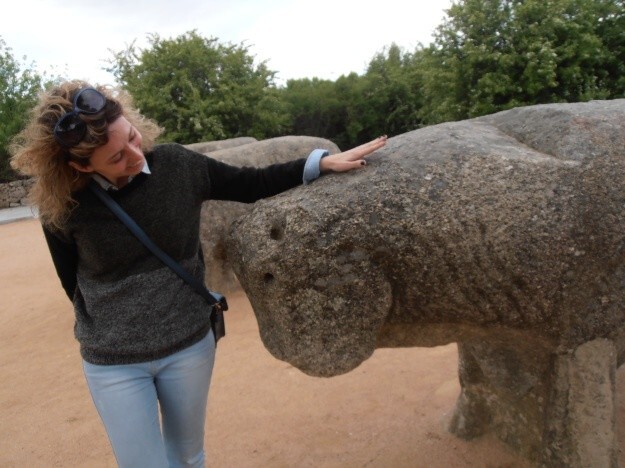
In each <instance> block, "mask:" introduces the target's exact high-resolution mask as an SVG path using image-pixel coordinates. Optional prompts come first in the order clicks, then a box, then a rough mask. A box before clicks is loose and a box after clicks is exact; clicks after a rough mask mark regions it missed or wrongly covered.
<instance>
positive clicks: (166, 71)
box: [109, 31, 286, 143]
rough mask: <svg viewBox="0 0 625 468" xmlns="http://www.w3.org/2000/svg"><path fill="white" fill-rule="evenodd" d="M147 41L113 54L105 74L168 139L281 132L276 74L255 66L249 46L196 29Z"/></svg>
mask: <svg viewBox="0 0 625 468" xmlns="http://www.w3.org/2000/svg"><path fill="white" fill-rule="evenodd" d="M149 42H150V46H149V47H148V48H145V49H142V50H139V49H137V48H136V47H135V46H134V45H131V46H129V47H128V48H127V49H126V50H124V51H121V52H117V53H116V54H115V56H114V59H113V60H112V62H111V67H110V68H109V71H111V72H112V73H113V74H114V76H115V77H116V79H117V80H118V82H119V83H120V84H121V85H122V86H123V87H124V88H125V89H126V90H128V91H129V92H130V94H131V95H132V96H133V97H134V99H135V104H136V105H137V107H139V109H140V110H141V112H142V113H143V114H144V115H146V116H148V117H150V118H152V119H154V120H156V121H157V122H158V123H159V124H160V125H162V126H163V127H164V129H165V133H164V135H163V138H164V139H165V140H167V141H176V142H179V143H192V142H198V141H210V140H221V139H226V138H233V137H239V136H253V137H256V138H259V139H260V138H266V137H268V136H274V135H277V134H280V133H281V132H283V131H284V127H285V124H286V114H285V113H284V110H283V108H282V105H281V103H280V102H279V101H278V99H277V95H276V89H275V87H274V86H273V77H274V72H271V71H269V70H268V69H267V67H266V66H265V64H264V63H261V64H258V65H255V64H254V57H253V56H251V55H250V54H249V53H248V50H247V48H246V47H243V46H237V45H224V44H221V43H219V42H218V40H217V39H216V38H210V39H207V38H204V37H201V36H200V35H199V34H197V33H196V32H193V31H192V32H189V33H186V34H184V35H182V36H179V37H177V38H175V39H162V38H160V37H159V36H158V35H152V36H150V38H149Z"/></svg>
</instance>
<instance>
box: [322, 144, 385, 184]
mask: <svg viewBox="0 0 625 468" xmlns="http://www.w3.org/2000/svg"><path fill="white" fill-rule="evenodd" d="M386 140H387V137H386V135H383V136H381V137H378V138H376V139H375V140H371V141H370V142H369V143H365V144H364V145H360V146H357V147H356V148H352V149H350V150H348V151H343V152H342V153H337V154H331V155H329V156H326V157H325V158H322V159H321V161H320V162H319V169H320V170H321V173H322V174H323V173H327V172H347V171H351V170H352V169H357V168H359V167H364V166H366V164H367V161H365V158H366V157H367V156H369V155H370V154H371V153H373V152H374V151H376V150H379V149H380V148H382V147H383V146H384V145H386Z"/></svg>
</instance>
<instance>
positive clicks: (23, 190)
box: [0, 179, 33, 208]
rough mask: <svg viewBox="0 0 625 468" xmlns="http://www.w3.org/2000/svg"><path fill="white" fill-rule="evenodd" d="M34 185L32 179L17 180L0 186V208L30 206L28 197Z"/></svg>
mask: <svg viewBox="0 0 625 468" xmlns="http://www.w3.org/2000/svg"><path fill="white" fill-rule="evenodd" d="M32 184H33V180H32V179H24V180H15V181H13V182H7V183H4V184H0V208H13V207H16V206H25V205H28V200H27V199H26V197H27V195H28V190H29V189H30V186H31V185H32Z"/></svg>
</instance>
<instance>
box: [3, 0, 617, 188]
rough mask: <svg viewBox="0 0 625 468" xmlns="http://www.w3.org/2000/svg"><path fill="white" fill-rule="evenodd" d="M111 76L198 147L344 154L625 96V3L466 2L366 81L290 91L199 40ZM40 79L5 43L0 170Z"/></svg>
mask: <svg viewBox="0 0 625 468" xmlns="http://www.w3.org/2000/svg"><path fill="white" fill-rule="evenodd" d="M109 71H111V72H113V74H114V76H115V77H116V79H117V81H118V83H119V84H120V85H121V86H122V87H124V88H125V89H127V90H128V91H129V92H130V93H131V94H132V95H133V96H134V97H135V102H136V104H137V105H138V107H139V108H140V110H141V111H142V112H143V113H144V114H146V115H147V116H149V117H151V118H153V119H155V120H156V121H157V122H158V123H159V124H160V125H162V126H163V127H164V128H165V134H164V137H163V138H164V139H165V140H168V141H177V142H180V143H189V142H197V141H206V140H215V139H224V138H233V137H238V136H253V137H256V138H258V139H262V138H269V137H274V136H279V135H286V134H297V135H314V136H320V137H324V138H328V139H330V140H332V141H334V142H335V143H337V144H338V145H339V147H341V148H349V147H353V146H355V145H357V144H360V143H363V142H365V141H368V140H370V139H372V138H374V137H376V136H378V135H381V134H388V135H389V136H393V135H397V134H400V133H404V132H407V131H410V130H413V129H416V128H419V127H422V126H424V125H431V124H435V123H439V122H444V121H450V120H460V119H465V118H470V117H475V116H479V115H484V114H489V113H492V112H497V111H500V110H505V109H509V108H512V107H517V106H525V105H532V104H540V103H550V102H575V101H587V100H590V99H614V98H621V97H625V0H456V1H455V2H454V3H453V4H452V6H451V7H450V9H449V10H447V16H446V18H445V19H444V21H443V22H442V24H440V25H439V27H438V28H437V30H436V33H435V35H434V40H433V42H432V43H431V44H429V45H426V46H424V45H421V46H419V47H417V48H416V49H415V50H414V51H404V50H402V49H401V48H399V47H398V46H397V45H395V44H391V45H390V46H387V47H385V48H383V49H382V50H381V52H379V53H378V54H376V55H375V56H374V57H373V58H372V59H371V61H370V63H369V65H368V67H367V69H366V71H365V72H364V73H363V74H361V75H358V74H356V73H351V74H349V75H344V76H341V77H340V78H338V79H337V80H336V81H330V80H323V79H319V78H306V79H298V80H289V81H288V82H287V83H286V85H285V86H282V87H276V85H275V83H274V75H275V72H273V71H271V70H268V69H267V67H266V66H265V63H264V62H261V63H259V64H258V63H255V60H254V57H253V56H251V55H250V53H249V51H248V48H247V47H245V46H243V45H231V44H222V43H220V42H219V41H218V39H216V38H209V39H207V38H204V37H202V36H201V35H199V34H198V33H197V32H189V33H186V34H184V35H182V36H179V37H177V38H174V39H162V38H160V37H159V36H158V35H152V36H150V38H149V45H148V47H146V48H145V49H138V48H136V47H135V46H134V45H131V46H129V47H128V48H127V49H126V50H123V51H120V52H116V53H114V56H113V59H112V60H111V63H110V68H109ZM40 87H41V79H40V78H39V77H38V76H37V75H36V74H34V73H32V72H31V71H29V70H25V71H22V70H21V67H20V65H19V63H17V62H16V61H15V60H14V59H13V57H12V56H11V54H10V50H9V49H6V47H5V46H4V43H2V42H0V95H1V96H0V97H2V101H1V103H0V158H1V159H0V163H2V166H0V167H1V168H2V170H3V171H4V172H2V173H1V174H2V175H1V176H2V177H5V178H6V177H8V176H7V175H6V174H7V173H6V171H7V169H6V149H5V148H6V141H7V138H8V137H9V136H10V135H11V134H13V133H15V132H16V131H17V130H18V129H19V128H20V125H22V124H23V121H24V115H25V109H26V108H28V107H30V106H31V105H32V102H33V98H34V95H35V94H36V91H37V90H38V89H39V88H40Z"/></svg>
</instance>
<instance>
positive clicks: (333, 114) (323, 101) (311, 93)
mask: <svg viewBox="0 0 625 468" xmlns="http://www.w3.org/2000/svg"><path fill="white" fill-rule="evenodd" d="M336 91H337V86H336V84H335V83H334V82H332V81H330V80H322V79H319V78H312V79H311V78H304V79H297V80H288V81H287V83H286V87H284V88H282V89H281V90H280V99H282V101H283V102H285V103H286V104H287V106H288V110H289V119H290V122H291V124H290V126H289V129H288V131H289V133H292V134H296V135H309V136H318V137H322V138H328V139H331V140H333V141H334V142H335V143H336V144H337V145H340V143H339V142H338V141H336V137H337V135H340V134H342V133H344V130H345V128H344V124H345V121H346V102H345V101H344V100H342V99H341V98H340V96H338V95H337V92H336Z"/></svg>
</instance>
